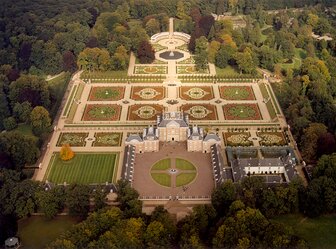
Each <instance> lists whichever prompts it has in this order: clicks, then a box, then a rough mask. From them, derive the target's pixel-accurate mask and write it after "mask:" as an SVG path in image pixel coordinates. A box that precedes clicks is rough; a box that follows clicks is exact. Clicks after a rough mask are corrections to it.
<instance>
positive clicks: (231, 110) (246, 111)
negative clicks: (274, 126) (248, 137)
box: [223, 104, 262, 120]
mask: <svg viewBox="0 0 336 249" xmlns="http://www.w3.org/2000/svg"><path fill="white" fill-rule="evenodd" d="M223 111H224V117H225V119H227V120H261V119H262V116H261V113H260V110H259V106H258V104H227V105H224V106H223Z"/></svg>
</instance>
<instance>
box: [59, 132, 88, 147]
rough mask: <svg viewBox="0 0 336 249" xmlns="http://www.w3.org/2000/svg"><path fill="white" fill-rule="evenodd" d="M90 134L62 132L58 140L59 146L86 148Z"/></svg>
mask: <svg viewBox="0 0 336 249" xmlns="http://www.w3.org/2000/svg"><path fill="white" fill-rule="evenodd" d="M88 135H89V133H84V132H82V133H80V132H62V133H61V134H60V136H59V138H58V141H57V145H56V146H58V147H61V146H62V145H63V144H69V145H70V146H73V147H84V146H85V144H86V142H85V138H87V136H88Z"/></svg>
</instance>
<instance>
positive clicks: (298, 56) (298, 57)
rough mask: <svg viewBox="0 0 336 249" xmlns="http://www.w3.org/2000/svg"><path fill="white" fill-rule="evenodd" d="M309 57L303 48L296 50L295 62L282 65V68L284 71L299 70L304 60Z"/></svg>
mask: <svg viewBox="0 0 336 249" xmlns="http://www.w3.org/2000/svg"><path fill="white" fill-rule="evenodd" d="M306 57H307V53H306V51H304V50H303V49H302V48H296V49H295V55H294V58H293V62H292V63H281V64H280V65H281V68H283V69H288V68H292V69H299V68H300V67H301V64H302V60H303V59H305V58H306Z"/></svg>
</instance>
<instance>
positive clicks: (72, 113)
mask: <svg viewBox="0 0 336 249" xmlns="http://www.w3.org/2000/svg"><path fill="white" fill-rule="evenodd" d="M84 86H85V85H84V84H79V85H78V87H77V89H76V94H75V98H74V99H76V101H78V100H79V99H80V98H81V96H82V93H83V91H84ZM68 101H70V102H71V103H70V106H71V107H70V111H69V113H66V116H67V117H68V118H69V120H71V121H72V120H73V118H74V116H75V114H76V111H77V107H78V104H76V103H75V102H74V101H73V99H68ZM63 115H64V113H63Z"/></svg>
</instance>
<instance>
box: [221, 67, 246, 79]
mask: <svg viewBox="0 0 336 249" xmlns="http://www.w3.org/2000/svg"><path fill="white" fill-rule="evenodd" d="M216 75H217V76H218V77H228V76H229V77H234V76H240V74H239V72H238V70H237V69H236V68H234V67H232V66H227V67H225V68H219V67H216Z"/></svg>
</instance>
